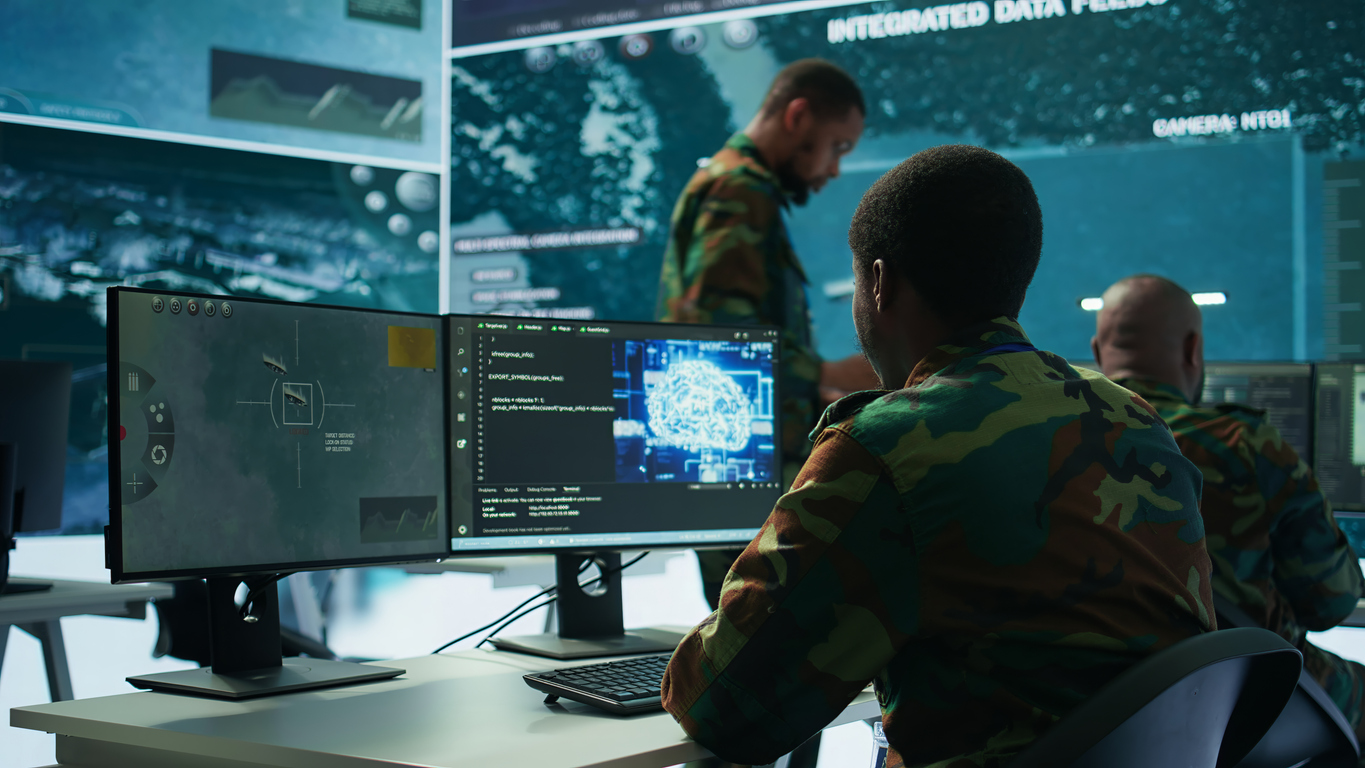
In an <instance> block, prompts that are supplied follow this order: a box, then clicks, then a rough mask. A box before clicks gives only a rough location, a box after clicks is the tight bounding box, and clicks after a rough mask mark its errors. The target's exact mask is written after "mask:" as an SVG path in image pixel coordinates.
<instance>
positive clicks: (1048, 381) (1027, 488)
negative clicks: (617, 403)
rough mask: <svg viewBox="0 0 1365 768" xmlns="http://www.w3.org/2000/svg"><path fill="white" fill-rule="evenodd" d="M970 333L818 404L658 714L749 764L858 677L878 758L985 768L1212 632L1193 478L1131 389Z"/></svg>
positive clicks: (830, 711) (784, 743) (672, 675)
mask: <svg viewBox="0 0 1365 768" xmlns="http://www.w3.org/2000/svg"><path fill="white" fill-rule="evenodd" d="M1006 344H1022V345H1027V337H1026V336H1025V334H1024V331H1023V329H1022V328H1021V327H1020V326H1019V325H1018V324H1017V323H1015V322H1013V321H1011V320H1008V319H1007V318H997V319H995V320H993V321H991V322H989V323H983V324H981V325H977V326H973V327H971V328H969V329H966V330H964V331H963V332H962V333H961V334H959V335H958V336H956V337H955V338H954V340H953V344H950V345H946V346H941V347H939V348H938V349H937V350H935V351H934V352H933V353H931V354H930V355H929V356H927V357H926V358H925V359H924V360H922V361H921V362H920V363H919V365H917V366H916V367H915V369H914V371H913V372H912V374H911V376H910V378H909V380H908V381H907V382H906V385H905V388H904V389H901V390H898V391H891V392H887V391H874V392H862V393H858V394H854V395H850V396H849V397H846V398H844V399H842V400H840V401H839V402H837V403H835V404H834V405H832V406H831V407H830V408H829V409H828V410H827V411H826V412H825V415H824V418H823V419H821V421H820V424H819V426H818V428H817V430H816V435H814V439H815V441H816V442H815V448H814V450H813V452H812V453H811V456H810V458H809V459H808V460H807V461H806V464H805V467H804V468H803V469H802V471H801V474H800V476H799V477H798V478H797V480H796V483H795V484H794V485H793V486H792V488H791V490H790V491H789V492H788V493H787V494H786V495H784V496H783V497H782V498H781V499H780V500H779V501H778V502H777V505H776V507H775V508H774V509H773V511H772V514H771V515H770V516H769V517H768V519H767V521H766V522H765V523H764V525H763V527H762V529H761V530H760V532H759V534H758V536H757V537H756V538H755V539H754V540H753V541H752V542H750V543H749V546H748V547H747V548H746V549H745V550H744V552H743V554H741V555H740V557H739V559H738V560H737V561H736V562H735V565H734V567H733V568H732V569H731V571H730V573H729V575H728V577H727V578H726V581H725V585H724V589H723V592H722V594H721V601H720V608H719V610H717V611H716V612H715V613H712V614H711V616H710V617H708V618H707V619H706V620H705V621H703V622H702V623H701V624H700V625H698V626H697V627H696V628H695V629H693V630H692V632H691V633H689V634H688V636H687V637H686V638H684V640H683V642H682V644H681V645H680V646H679V647H678V650H677V652H676V653H675V654H674V656H673V660H672V662H671V663H670V665H669V668H668V671H667V673H666V674H665V676H664V680H663V696H664V706H665V708H667V710H668V711H669V712H671V713H672V714H673V716H674V717H675V718H677V719H678V721H679V722H680V723H681V724H682V726H683V728H684V729H685V730H686V731H687V732H688V733H689V734H690V735H691V736H692V737H693V738H695V739H696V740H697V741H698V742H699V743H700V744H702V745H703V746H705V747H707V748H708V749H710V750H712V751H713V752H714V753H715V754H716V755H717V756H719V757H721V758H722V759H725V760H731V761H734V762H738V763H743V764H762V763H767V762H770V761H772V760H774V759H775V758H777V757H778V756H780V755H782V754H783V753H785V752H788V751H790V750H791V749H792V748H793V747H795V746H796V745H797V744H799V743H801V742H802V741H803V740H804V739H805V738H806V737H808V736H810V735H811V734H812V733H814V732H815V731H817V730H819V729H820V728H822V727H823V726H825V725H826V724H828V723H829V722H830V721H831V720H832V719H833V718H834V717H835V716H836V715H837V714H838V713H839V712H840V711H842V710H843V708H844V707H845V706H846V705H847V704H848V702H849V701H850V700H852V699H853V697H854V696H856V695H857V694H858V692H859V691H861V690H862V689H863V688H864V686H865V685H866V684H867V683H868V682H869V681H874V682H875V684H876V691H877V697H878V699H879V701H880V703H881V708H882V713H883V721H884V725H885V729H886V734H887V739H888V741H889V742H890V745H891V752H892V754H891V755H890V756H889V759H888V764H899V763H900V762H901V761H903V762H904V764H905V765H910V766H936V767H946V766H955V767H956V766H1002V765H1004V764H1005V763H1007V762H1008V761H1009V759H1011V758H1012V756H1014V755H1015V754H1017V753H1018V752H1019V751H1020V750H1021V749H1023V748H1024V747H1027V746H1028V745H1029V744H1030V743H1032V741H1033V740H1034V739H1035V738H1037V736H1038V735H1039V734H1040V733H1042V732H1043V731H1044V730H1046V729H1047V728H1048V727H1050V726H1051V724H1052V723H1054V722H1055V721H1056V720H1057V719H1058V718H1060V717H1061V716H1063V715H1065V714H1066V713H1067V712H1068V711H1069V710H1071V709H1072V708H1073V707H1075V706H1076V705H1077V704H1079V703H1080V702H1082V701H1083V700H1084V699H1085V698H1086V697H1087V696H1090V695H1091V694H1093V693H1094V692H1095V691H1096V690H1098V689H1099V688H1100V687H1101V686H1103V685H1104V684H1105V683H1106V682H1108V681H1109V680H1111V679H1112V678H1113V677H1114V676H1115V675H1117V674H1118V673H1120V672H1121V671H1123V670H1125V669H1127V668H1128V667H1130V666H1131V665H1132V664H1133V663H1135V662H1136V661H1138V660H1140V659H1142V658H1144V657H1145V656H1147V655H1148V654H1150V653H1152V652H1154V651H1157V650H1160V649H1163V648H1165V647H1167V646H1169V645H1171V644H1173V643H1175V642H1177V641H1179V640H1182V639H1185V638H1188V637H1191V636H1194V635H1196V634H1199V633H1201V632H1204V631H1207V630H1210V629H1212V628H1213V627H1214V613H1213V604H1212V599H1213V593H1212V591H1211V587H1210V583H1209V575H1210V567H1211V566H1210V563H1209V558H1208V554H1207V552H1206V551H1205V549H1204V529H1203V522H1202V520H1201V518H1200V516H1199V490H1200V479H1199V473H1198V470H1197V469H1196V468H1195V467H1194V465H1193V464H1191V463H1190V462H1189V461H1188V460H1187V459H1185V458H1184V457H1183V456H1181V454H1180V450H1179V448H1177V446H1176V444H1175V441H1174V440H1173V439H1172V437H1171V434H1170V431H1169V430H1168V429H1167V428H1166V426H1165V425H1164V424H1163V423H1162V422H1161V420H1160V419H1159V418H1157V416H1156V414H1155V412H1154V411H1153V410H1152V408H1151V407H1150V406H1149V405H1147V404H1146V403H1145V402H1144V401H1143V400H1142V399H1141V398H1139V397H1137V396H1135V395H1134V394H1133V393H1131V392H1128V391H1127V390H1124V389H1122V388H1120V387H1119V386H1117V385H1115V384H1113V383H1112V382H1110V381H1108V380H1107V379H1105V378H1103V377H1102V376H1100V375H1099V374H1097V373H1094V372H1093V371H1078V370H1076V369H1074V368H1072V367H1071V366H1069V365H1067V363H1066V361H1065V360H1063V359H1062V358H1060V357H1058V356H1056V355H1053V354H1051V353H1047V352H1040V351H1037V350H1032V349H1031V348H1029V347H1025V349H1024V351H1015V350H1010V349H1003V350H1002V349H1000V347H1001V345H1006Z"/></svg>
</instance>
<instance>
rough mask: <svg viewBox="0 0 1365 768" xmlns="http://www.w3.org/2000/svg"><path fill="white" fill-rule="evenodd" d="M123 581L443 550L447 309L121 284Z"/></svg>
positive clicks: (115, 497)
mask: <svg viewBox="0 0 1365 768" xmlns="http://www.w3.org/2000/svg"><path fill="white" fill-rule="evenodd" d="M110 311H111V313H112V316H111V322H110V326H109V327H110V343H111V346H110V349H111V353H112V354H111V360H117V370H114V369H112V368H111V370H110V375H109V391H110V393H111V394H112V395H113V397H112V398H111V403H110V406H111V413H112V418H111V420H110V427H111V432H113V433H116V437H115V438H114V440H113V441H111V442H115V444H116V445H117V446H118V448H117V453H116V455H115V456H114V457H111V472H110V477H109V487H110V507H111V508H112V509H114V510H115V514H114V515H113V520H112V529H113V532H114V537H115V544H114V546H115V548H116V550H117V557H116V558H115V559H114V561H113V563H111V565H112V566H113V567H112V570H113V573H114V579H115V581H136V580H140V579H157V578H172V577H175V576H183V575H194V576H206V575H212V574H220V573H234V574H236V573H261V572H272V571H278V570H298V569H300V568H310V567H324V566H338V565H346V564H359V563H365V562H381V561H383V562H394V561H402V560H404V559H411V560H422V559H433V558H436V557H438V556H440V555H441V554H442V553H444V552H445V551H446V545H447V541H448V534H447V525H448V514H449V513H448V510H447V505H446V465H445V451H444V442H445V429H444V423H443V419H442V418H441V414H442V412H443V410H442V409H443V405H444V393H445V386H444V383H445V379H444V377H445V366H444V362H443V355H442V349H443V344H442V341H443V334H442V330H441V321H440V319H439V318H437V317H434V316H425V315H412V314H394V313H385V312H366V311H356V310H344V309H337V308H325V307H310V306H304V305H297V304H285V303H279V302H263V301H253V300H249V299H237V298H223V297H221V296H212V295H198V294H180V293H170V292H166V293H160V292H154V291H136V290H119V291H115V292H113V293H112V294H111V304H110Z"/></svg>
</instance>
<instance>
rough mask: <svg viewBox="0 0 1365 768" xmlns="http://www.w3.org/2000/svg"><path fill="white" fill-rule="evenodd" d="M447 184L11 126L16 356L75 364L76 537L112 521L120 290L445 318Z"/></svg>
mask: <svg viewBox="0 0 1365 768" xmlns="http://www.w3.org/2000/svg"><path fill="white" fill-rule="evenodd" d="M437 192H438V188H437V177H435V176H432V175H430V174H425V173H418V172H415V171H401V170H395V169H388V168H381V167H374V166H366V165H352V164H348V163H328V162H323V161H320V160H307V159H299V158H289V157H278V156H273V155H260V154H255V153H250V152H241V151H237V150H228V149H214V148H209V147H198V146H191V145H185V144H175V143H170V142H159V141H149V140H146V139H133V138H127V137H121V136H106V135H101V134H92V133H83V132H77V131H67V130H61V129H55V128H40V127H36V126H27V125H13V124H0V357H10V358H20V357H24V358H29V359H61V360H70V361H72V363H73V365H74V370H75V373H74V374H73V379H74V382H73V387H72V392H73V395H72V397H73V401H72V415H71V433H70V437H69V442H70V446H71V448H70V453H69V463H68V465H67V480H66V492H65V494H64V496H63V498H64V508H65V510H66V511H65V514H64V519H63V530H64V531H66V532H70V533H78V532H83V533H93V532H96V531H99V530H101V529H102V528H103V526H104V524H105V523H106V522H107V519H106V516H107V513H106V511H105V510H106V509H107V504H106V503H104V501H103V500H102V499H103V498H104V495H105V485H106V482H105V475H106V473H107V466H108V465H107V461H106V456H107V452H108V440H107V436H106V434H105V421H106V420H105V415H104V414H105V402H104V399H105V393H104V371H105V367H104V366H105V360H104V352H105V350H104V344H105V328H104V326H105V320H106V307H105V290H106V288H108V287H110V286H117V285H129V286H145V287H151V288H157V289H160V290H168V291H196V292H199V293H206V294H220V295H223V296H229V295H231V296H255V297H260V298H268V299H282V300H287V301H297V302H320V303H327V304H339V305H344V306H355V307H368V308H373V309H390V310H399V311H421V312H435V311H436V310H437V298H438V297H437V290H436V287H437V286H436V276H437V273H438V271H439V264H438V261H437V256H436V250H437V243H438V237H437V234H436V232H437V230H438V229H439V227H438V220H437V214H436V207H437V206H436V202H437V197H438V195H437Z"/></svg>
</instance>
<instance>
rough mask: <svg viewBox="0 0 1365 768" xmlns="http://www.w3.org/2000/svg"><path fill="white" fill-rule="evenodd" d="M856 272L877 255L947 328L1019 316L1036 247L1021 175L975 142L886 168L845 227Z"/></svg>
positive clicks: (1027, 187) (1037, 214) (1031, 197)
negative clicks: (847, 226)
mask: <svg viewBox="0 0 1365 768" xmlns="http://www.w3.org/2000/svg"><path fill="white" fill-rule="evenodd" d="M848 245H849V247H850V248H851V249H852V250H853V257H854V263H855V266H856V268H857V269H858V270H859V271H862V272H864V273H865V272H866V271H867V270H870V269H871V268H872V262H873V261H875V260H877V259H882V260H884V261H885V262H887V264H889V265H890V266H891V268H892V269H893V270H894V271H895V272H896V273H898V274H900V275H901V276H903V277H905V278H906V279H907V280H909V281H910V284H911V285H912V286H914V288H915V290H916V291H917V292H918V293H919V294H920V296H922V297H923V298H924V300H925V302H926V303H927V304H928V305H929V308H930V309H931V310H933V311H934V312H935V313H936V314H937V315H938V316H939V317H940V318H942V319H943V320H944V321H945V322H948V323H950V324H955V325H964V324H968V323H974V322H981V321H984V320H989V319H991V318H994V317H999V316H1001V315H1004V316H1006V317H1009V318H1011V319H1015V318H1018V316H1019V310H1020V309H1021V308H1022V307H1023V305H1024V294H1025V293H1026V292H1027V291H1028V286H1029V283H1030V282H1031V281H1032V280H1033V272H1034V270H1036V269H1037V268H1038V257H1039V255H1040V254H1041V253H1042V249H1043V214H1042V211H1041V210H1040V209H1039V208H1038V196H1037V195H1036V194H1035V193H1034V191H1033V184H1032V183H1030V182H1029V179H1028V176H1026V175H1024V172H1023V171H1022V170H1020V169H1019V167H1018V166H1016V165H1015V164H1014V163H1011V162H1010V161H1008V160H1006V159H1005V158H1003V157H1001V156H1000V155H997V154H996V153H994V152H991V151H990V150H988V149H982V148H981V147H973V146H970V145H966V144H948V145H944V146H941V147H933V148H931V149H926V150H924V151H923V152H919V153H917V154H915V155H914V156H913V157H911V158H910V159H909V160H906V161H905V162H903V163H901V164H900V165H898V166H896V167H895V168H892V169H891V170H890V171H888V172H887V173H886V175H884V176H882V177H881V178H880V179H878V180H877V182H876V183H875V184H873V185H872V188H871V189H869V190H868V191H867V194H865V195H863V199H862V202H861V203H859V204H858V210H857V212H855V213H854V214H853V223H852V225H850V226H849V230H848Z"/></svg>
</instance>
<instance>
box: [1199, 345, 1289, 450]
mask: <svg viewBox="0 0 1365 768" xmlns="http://www.w3.org/2000/svg"><path fill="white" fill-rule="evenodd" d="M1199 402H1200V404H1201V405H1205V406H1208V405H1215V404H1218V403H1239V404H1241V405H1249V406H1251V407H1252V408H1260V409H1262V410H1264V411H1265V412H1266V421H1268V422H1270V424H1271V425H1272V426H1274V427H1275V428H1276V429H1278V430H1279V431H1280V435H1281V436H1282V437H1283V438H1284V439H1285V441H1286V442H1288V443H1289V444H1290V445H1291V446H1293V447H1294V450H1295V451H1296V452H1297V453H1298V454H1299V457H1300V458H1302V459H1303V460H1304V461H1305V462H1308V463H1310V464H1311V463H1312V461H1313V366H1312V365H1311V364H1309V363H1269V362H1267V363H1261V362H1247V363H1231V362H1210V363H1205V364H1204V390H1203V392H1202V394H1201V395H1200V398H1199Z"/></svg>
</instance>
